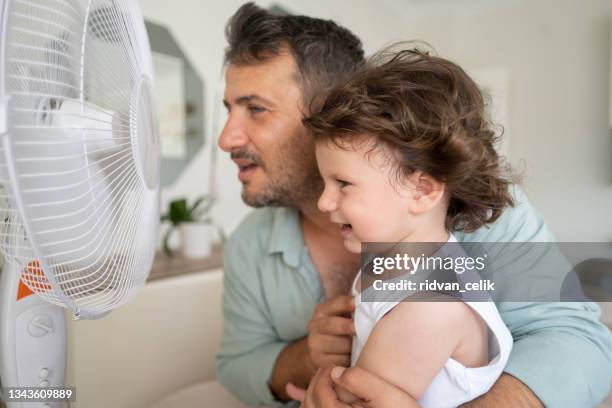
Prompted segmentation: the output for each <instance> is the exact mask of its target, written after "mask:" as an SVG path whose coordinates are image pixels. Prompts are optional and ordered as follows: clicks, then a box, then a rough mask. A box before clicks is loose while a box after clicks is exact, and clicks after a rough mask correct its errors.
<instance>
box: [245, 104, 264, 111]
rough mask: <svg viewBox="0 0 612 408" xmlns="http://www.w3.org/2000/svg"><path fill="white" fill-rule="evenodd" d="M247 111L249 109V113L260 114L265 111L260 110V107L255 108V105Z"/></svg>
mask: <svg viewBox="0 0 612 408" xmlns="http://www.w3.org/2000/svg"><path fill="white" fill-rule="evenodd" d="M248 109H249V112H251V113H261V112H263V111H265V109H264V108H262V107H261V106H255V105H251V106H249V107H248Z"/></svg>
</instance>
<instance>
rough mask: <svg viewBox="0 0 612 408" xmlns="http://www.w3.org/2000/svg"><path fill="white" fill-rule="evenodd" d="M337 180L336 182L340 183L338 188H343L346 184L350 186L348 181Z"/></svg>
mask: <svg viewBox="0 0 612 408" xmlns="http://www.w3.org/2000/svg"><path fill="white" fill-rule="evenodd" d="M336 181H337V182H338V184H340V188H344V187H346V186H350V185H351V183H349V182H348V181H344V180H336Z"/></svg>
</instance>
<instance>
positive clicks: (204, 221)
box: [160, 195, 223, 258]
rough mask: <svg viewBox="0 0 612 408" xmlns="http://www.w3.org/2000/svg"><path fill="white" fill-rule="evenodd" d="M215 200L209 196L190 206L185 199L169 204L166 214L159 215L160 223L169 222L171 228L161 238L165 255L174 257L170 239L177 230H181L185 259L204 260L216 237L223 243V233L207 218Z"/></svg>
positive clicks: (197, 200)
mask: <svg viewBox="0 0 612 408" xmlns="http://www.w3.org/2000/svg"><path fill="white" fill-rule="evenodd" d="M213 204H214V201H213V199H212V197H211V196H210V195H203V196H200V197H198V198H197V199H196V200H195V201H194V202H193V204H191V205H189V203H188V202H187V199H186V198H179V199H176V200H173V201H171V202H170V205H169V207H168V212H167V213H164V214H162V216H161V218H160V220H161V221H162V222H165V221H169V222H170V224H171V225H170V228H169V229H168V231H166V234H165V235H164V241H163V245H164V252H165V253H166V255H168V256H173V251H172V249H171V248H170V245H169V241H170V236H171V235H172V233H173V232H174V230H175V229H176V228H179V229H180V233H181V234H180V235H181V249H182V252H183V255H184V256H186V257H188V258H205V257H207V256H209V255H210V252H211V246H212V242H213V239H214V237H215V235H216V234H218V235H219V238H220V239H221V240H222V241H223V233H222V231H221V230H220V229H219V228H217V226H216V225H215V224H214V222H213V220H212V217H211V216H210V210H211V209H212V207H213Z"/></svg>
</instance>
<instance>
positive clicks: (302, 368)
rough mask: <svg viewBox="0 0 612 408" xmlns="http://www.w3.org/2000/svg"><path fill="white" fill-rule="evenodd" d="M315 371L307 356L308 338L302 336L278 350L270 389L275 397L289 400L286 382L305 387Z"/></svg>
mask: <svg viewBox="0 0 612 408" xmlns="http://www.w3.org/2000/svg"><path fill="white" fill-rule="evenodd" d="M315 372H316V368H315V367H314V366H313V365H312V363H311V362H310V358H309V357H308V338H307V337H304V338H302V339H300V340H297V341H295V342H293V343H291V344H289V345H287V346H286V347H285V348H284V349H283V350H282V351H281V352H280V354H279V356H278V359H277V360H276V364H275V365H274V369H273V370H272V375H271V377H270V389H271V391H272V393H273V394H274V396H275V397H276V399H278V400H280V401H291V400H292V398H291V397H290V396H289V395H288V394H287V390H286V386H287V383H289V382H290V383H292V384H294V385H295V386H297V387H299V388H303V389H306V388H308V383H309V382H310V379H311V378H312V377H313V376H314V374H315Z"/></svg>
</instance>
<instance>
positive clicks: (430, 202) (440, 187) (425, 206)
mask: <svg viewBox="0 0 612 408" xmlns="http://www.w3.org/2000/svg"><path fill="white" fill-rule="evenodd" d="M410 180H411V181H412V183H413V185H414V190H413V192H412V199H413V202H412V204H411V212H412V213H414V214H422V213H425V212H427V211H429V210H431V209H432V208H434V207H435V206H436V205H438V203H439V202H440V201H441V200H442V199H443V198H444V192H445V187H444V183H442V182H441V181H439V180H436V179H435V178H433V177H431V176H430V175H429V174H427V173H423V172H422V171H415V172H414V173H412V174H411V175H410Z"/></svg>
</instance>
